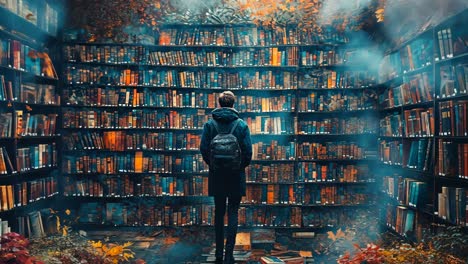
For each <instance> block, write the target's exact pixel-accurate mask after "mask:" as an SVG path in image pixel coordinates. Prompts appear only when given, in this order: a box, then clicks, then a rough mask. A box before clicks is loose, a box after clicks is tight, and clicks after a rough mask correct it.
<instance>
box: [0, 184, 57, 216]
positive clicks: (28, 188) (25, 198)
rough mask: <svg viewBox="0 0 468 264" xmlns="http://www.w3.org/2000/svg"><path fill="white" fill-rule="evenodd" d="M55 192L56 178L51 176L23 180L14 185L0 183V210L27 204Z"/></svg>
mask: <svg viewBox="0 0 468 264" xmlns="http://www.w3.org/2000/svg"><path fill="white" fill-rule="evenodd" d="M57 192H58V190H57V179H55V178H53V177H47V178H42V179H38V180H34V181H25V182H22V183H18V184H15V185H1V186H0V205H1V208H0V211H8V210H11V209H13V208H15V207H19V206H24V205H28V204H29V203H32V202H35V201H38V200H41V199H45V198H47V197H50V196H53V195H55V194H57Z"/></svg>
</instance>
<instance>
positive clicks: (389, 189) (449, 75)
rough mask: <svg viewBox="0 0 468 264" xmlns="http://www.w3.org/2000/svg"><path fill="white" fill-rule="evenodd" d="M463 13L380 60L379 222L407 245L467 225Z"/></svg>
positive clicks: (464, 33) (465, 50) (416, 37)
mask: <svg viewBox="0 0 468 264" xmlns="http://www.w3.org/2000/svg"><path fill="white" fill-rule="evenodd" d="M467 14H468V12H467V10H464V11H463V12H461V13H459V14H457V15H455V16H454V17H451V18H449V19H447V20H446V21H443V22H442V23H441V24H439V25H436V26H434V27H431V28H429V29H427V30H426V31H424V32H422V33H420V34H419V35H417V36H415V37H414V38H412V39H410V40H408V41H407V42H405V43H403V45H401V46H400V47H398V48H396V49H395V50H393V51H391V52H390V53H389V54H388V55H387V56H386V57H385V58H384V61H383V62H382V68H381V71H380V78H381V81H383V83H382V84H381V90H380V94H379V104H380V110H379V112H380V116H381V121H380V128H381V131H380V134H379V149H380V162H381V165H382V166H383V167H385V168H386V169H385V170H384V171H383V173H382V176H383V177H384V178H383V180H384V188H383V191H384V192H385V193H386V194H387V196H388V199H387V211H386V212H385V214H386V216H385V218H386V223H387V226H388V227H389V228H390V229H391V230H394V231H396V232H397V233H399V234H400V235H402V236H405V237H407V238H409V239H412V240H420V239H421V238H422V235H423V232H424V230H430V229H431V228H430V226H431V224H432V223H434V222H436V223H439V224H451V225H453V224H457V225H462V226H465V223H466V194H467V193H466V190H467V185H466V183H467V182H466V180H464V174H466V167H465V166H466V165H465V164H466V163H467V156H463V155H464V145H466V140H467V138H468V137H467V136H468V134H467V126H466V109H467V108H466V101H465V100H466V99H467V98H468V97H467V90H466V88H465V87H466V80H467V77H466V76H467V75H466V74H468V71H467V69H466V64H467V62H468V61H467V58H468V57H467V54H468V50H467V48H466V34H467V31H466V29H464V27H463V23H466V18H465V17H466V15H467ZM462 39H465V42H463V41H462ZM463 65H465V66H463ZM454 112H457V113H456V114H455V113H454ZM465 148H466V147H465ZM465 155H466V154H465ZM450 210H452V216H451V217H450V216H447V211H450Z"/></svg>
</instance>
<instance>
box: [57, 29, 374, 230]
mask: <svg viewBox="0 0 468 264" xmlns="http://www.w3.org/2000/svg"><path fill="white" fill-rule="evenodd" d="M326 38H327V39H319V38H318V37H316V36H313V35H306V34H304V35H302V36H301V33H300V31H297V29H296V28H294V27H287V28H277V29H275V30H271V29H264V28H258V27H256V26H254V25H229V26H226V25H223V26H219V25H194V26H187V25H166V26H165V27H164V28H163V29H161V34H160V37H159V43H158V45H139V44H99V43H65V44H64V56H63V57H64V58H65V62H64V69H65V73H64V80H65V86H64V89H63V100H62V106H63V108H64V120H63V133H64V147H65V150H64V155H63V156H64V162H63V169H62V172H63V175H64V182H65V185H64V194H65V196H68V197H69V199H70V201H75V202H76V207H75V209H76V210H77V213H78V214H79V215H80V219H82V220H81V221H82V223H81V224H85V225H91V226H102V225H112V226H113V225H121V226H133V225H142V226H146V225H148V226H173V225H176V226H184V225H212V224H213V221H214V218H213V217H212V216H213V213H214V205H213V203H212V200H211V199H210V198H209V197H207V196H206V195H207V191H208V190H207V176H208V175H207V170H208V167H207V166H206V165H205V164H204V163H203V160H202V158H201V156H200V154H199V151H198V147H199V140H200V136H201V132H202V126H203V124H204V122H206V121H207V120H208V118H209V116H210V111H211V110H213V109H214V108H215V107H216V105H217V94H218V93H220V92H221V91H223V90H233V91H234V93H235V94H236V96H237V98H238V103H237V104H236V106H235V107H236V109H237V110H239V112H240V115H241V117H242V118H243V119H244V120H245V121H246V122H247V123H248V125H249V127H250V130H251V134H252V143H253V160H252V163H251V165H250V166H249V167H248V168H247V171H246V172H247V175H246V177H247V178H246V180H247V195H246V196H245V197H244V198H243V200H242V202H241V208H240V211H239V214H240V222H239V225H240V226H244V227H257V226H258V227H267V228H268V227H270V228H309V229H311V228H317V229H321V228H325V227H338V226H344V225H346V224H347V223H349V221H351V220H352V219H354V216H355V214H357V213H359V212H361V211H360V210H367V209H369V208H371V207H372V206H373V204H374V203H373V201H374V199H375V194H374V193H372V191H369V189H375V188H369V186H371V185H373V184H375V181H374V180H375V179H374V176H373V171H375V170H374V163H375V161H376V158H377V157H376V156H377V154H376V153H377V149H376V148H375V144H373V143H374V142H375V140H376V133H377V130H378V123H377V121H376V120H377V118H376V117H375V115H373V113H374V112H375V111H374V110H375V109H376V96H375V94H374V92H373V86H374V85H375V83H376V80H375V76H374V75H371V74H369V73H367V69H365V68H362V65H351V64H349V63H348V61H352V58H353V56H355V55H356V53H355V49H351V48H346V41H347V40H346V38H345V37H344V36H341V35H338V34H336V35H334V36H326ZM356 67H361V68H356ZM355 69H358V70H355ZM102 73H105V74H102ZM363 94H365V95H366V96H362V95H363ZM370 110H372V111H370ZM117 114H119V118H120V119H122V118H123V119H124V120H123V121H122V120H121V122H119V123H112V120H114V119H117V117H116V116H117ZM130 115H131V117H132V118H129V117H128V116H130ZM315 128H317V129H315ZM143 136H147V138H143ZM142 157H143V159H142ZM150 157H151V159H150ZM145 158H148V159H147V160H148V161H147V163H148V167H147V166H146V162H145ZM140 160H143V162H142V163H140ZM105 162H108V163H109V164H112V163H113V162H115V163H116V164H121V165H116V167H115V169H114V167H113V168H110V167H109V168H107V167H104V166H103V164H106V163H105ZM99 164H100V165H99ZM125 164H126V165H128V164H131V165H132V166H130V167H125ZM187 164H188V166H186V165H187ZM133 165H135V166H133ZM152 165H155V166H153V167H151V166H152ZM156 165H159V167H157V166H156ZM93 166H94V167H93ZM171 166H172V167H171ZM111 186H115V190H116V191H114V192H113V191H111V189H112V188H113V187H111ZM148 201H152V202H148ZM122 212H124V215H126V219H125V217H124V218H123V219H120V218H117V215H122ZM125 212H126V213H125Z"/></svg>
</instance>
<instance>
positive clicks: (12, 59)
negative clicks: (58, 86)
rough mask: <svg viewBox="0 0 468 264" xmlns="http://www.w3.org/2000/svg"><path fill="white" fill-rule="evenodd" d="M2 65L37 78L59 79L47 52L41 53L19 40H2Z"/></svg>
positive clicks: (0, 56)
mask: <svg viewBox="0 0 468 264" xmlns="http://www.w3.org/2000/svg"><path fill="white" fill-rule="evenodd" d="M0 65H2V66H5V67H12V68H14V69H18V70H23V71H26V72H29V73H31V74H34V75H37V76H45V77H49V78H54V79H57V78H58V76H57V72H56V71H55V68H54V65H53V64H52V61H51V60H50V57H49V55H48V54H47V53H46V52H39V51H37V50H35V49H33V48H31V47H29V46H28V45H25V44H23V43H21V42H20V41H17V40H10V39H0Z"/></svg>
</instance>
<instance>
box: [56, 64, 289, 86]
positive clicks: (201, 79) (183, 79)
mask: <svg viewBox="0 0 468 264" xmlns="http://www.w3.org/2000/svg"><path fill="white" fill-rule="evenodd" d="M64 71H65V74H64V76H65V79H66V81H67V83H69V84H101V85H144V86H158V87H182V88H213V89H216V88H219V89H227V88H229V89H296V88H297V74H296V73H295V72H294V71H278V70H274V71H273V70H266V69H265V70H258V69H256V70H235V71H231V70H229V69H223V68H219V69H217V70H211V71H201V70H183V69H178V70H161V69H159V70H156V69H154V70H153V69H147V70H130V69H123V70H121V69H118V68H115V67H105V66H87V65H80V66H79V67H75V66H67V67H66V68H65V69H64Z"/></svg>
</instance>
